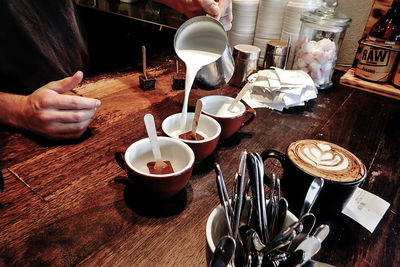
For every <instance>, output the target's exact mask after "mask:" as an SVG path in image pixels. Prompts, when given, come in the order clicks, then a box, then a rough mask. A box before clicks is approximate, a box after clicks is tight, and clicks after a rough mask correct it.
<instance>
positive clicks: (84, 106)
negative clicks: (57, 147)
mask: <svg viewBox="0 0 400 267" xmlns="http://www.w3.org/2000/svg"><path fill="white" fill-rule="evenodd" d="M82 78H83V73H82V72H81V71H78V72H77V73H75V74H74V75H73V76H70V77H67V78H65V79H62V80H59V81H53V82H50V83H48V84H46V85H44V86H43V87H41V88H39V89H37V90H36V91H35V92H33V93H32V94H31V95H29V96H26V97H23V98H22V101H21V102H20V103H21V105H22V106H21V107H20V110H21V111H22V112H21V114H20V117H19V120H18V121H19V123H18V126H19V127H20V128H25V129H27V130H29V131H32V132H35V133H37V134H40V135H42V136H45V137H47V138H50V139H69V138H78V137H80V136H81V135H82V134H83V133H84V132H85V131H86V129H87V127H88V125H89V123H90V121H91V119H92V117H93V115H94V113H95V111H96V108H97V107H99V106H100V104H101V102H100V100H97V99H93V98H85V97H80V96H72V95H63V93H65V92H67V91H70V90H71V89H73V88H74V87H76V86H77V85H78V84H79V83H80V82H81V81H82Z"/></svg>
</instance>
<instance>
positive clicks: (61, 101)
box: [42, 94, 101, 110]
mask: <svg viewBox="0 0 400 267" xmlns="http://www.w3.org/2000/svg"><path fill="white" fill-rule="evenodd" d="M42 105H43V107H45V108H53V109H63V110H79V109H94V108H97V107H99V106H100V105H101V102H100V100H98V99H94V98H87V97H81V96H75V95H57V94H54V95H52V96H51V97H47V98H46V100H43V101H42Z"/></svg>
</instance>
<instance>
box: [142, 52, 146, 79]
mask: <svg viewBox="0 0 400 267" xmlns="http://www.w3.org/2000/svg"><path fill="white" fill-rule="evenodd" d="M146 61H147V60H146V47H145V46H144V45H143V46H142V64H143V75H144V78H145V79H146V81H147V66H146Z"/></svg>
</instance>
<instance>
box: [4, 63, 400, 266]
mask: <svg viewBox="0 0 400 267" xmlns="http://www.w3.org/2000/svg"><path fill="white" fill-rule="evenodd" d="M174 68H175V62H174V60H171V61H166V62H165V64H164V65H163V66H160V67H159V68H153V69H150V70H149V71H151V72H152V74H154V75H155V76H156V77H157V82H156V89H155V90H154V91H148V92H143V91H141V90H140V89H139V86H138V85H139V75H140V73H137V72H132V71H127V72H119V73H111V74H109V75H104V76H100V77H95V78H92V79H91V80H86V81H85V82H84V84H82V86H81V87H79V88H77V89H76V90H75V93H76V94H80V95H83V96H88V97H96V98H99V99H101V101H102V106H101V107H100V108H99V109H98V111H97V113H96V115H95V117H94V119H93V121H92V123H91V125H90V130H89V131H88V132H87V133H86V134H85V135H84V136H83V137H82V138H80V139H79V140H74V141H63V142H60V141H57V142H53V141H48V140H45V139H43V138H40V137H37V136H34V135H32V134H29V133H26V132H21V131H18V130H15V129H10V128H6V127H2V128H0V167H1V171H2V174H3V177H4V181H5V190H4V192H3V193H2V194H1V195H0V229H1V231H0V266H12V265H16V266H71V265H81V266H206V265H207V261H206V238H205V225H206V221H207V217H208V215H209V214H210V212H211V211H212V209H213V208H214V207H215V206H216V205H217V204H219V200H218V195H217V188H216V184H215V174H214V171H213V165H214V162H215V161H218V162H219V163H220V165H221V168H222V171H223V173H224V177H225V179H226V183H227V187H228V188H229V189H230V188H232V181H233V176H234V173H235V171H236V168H237V165H238V162H239V155H240V152H241V151H243V150H247V151H251V152H262V151H263V150H264V149H267V148H272V149H277V150H280V151H284V150H285V148H286V147H287V146H288V145H289V143H291V142H292V141H294V140H298V139H305V138H313V139H321V140H326V141H329V142H333V143H336V144H338V145H340V146H342V147H344V148H346V149H348V150H350V151H351V152H353V153H354V154H356V155H357V156H358V157H359V158H360V159H361V160H362V161H363V162H364V163H365V165H366V166H367V169H368V178H367V179H366V181H365V182H364V183H363V184H362V185H361V187H362V188H363V189H366V190H368V191H370V192H372V193H374V194H377V195H378V196H380V197H382V198H383V199H385V200H386V201H388V202H389V203H391V206H390V208H389V210H388V212H387V213H386V214H385V216H384V217H383V220H382V221H381V222H380V223H379V225H378V227H377V228H376V230H375V231H374V233H372V234H371V233H369V232H368V231H367V230H366V229H364V228H363V227H362V226H360V225H358V224H357V223H356V222H354V221H352V220H350V219H348V218H347V217H345V216H342V217H338V218H337V219H336V220H335V221H334V222H333V227H332V232H331V234H330V235H329V236H328V238H327V240H326V241H325V242H324V243H323V246H322V249H321V251H320V252H319V253H318V254H317V255H316V257H315V258H316V259H318V260H320V261H323V262H326V263H329V264H332V265H336V266H399V265H400V245H399V242H398V233H399V231H400V218H399V217H400V216H399V183H400V179H399V176H400V175H399V174H400V171H399V166H400V157H399V156H398V152H399V151H400V139H399V136H400V130H399V127H398V125H399V124H400V116H399V114H400V105H399V104H400V103H399V101H397V100H394V99H391V98H387V97H382V96H378V95H375V94H370V93H368V92H364V91H359V90H354V89H352V88H349V87H345V86H342V85H339V84H337V83H335V85H334V87H333V88H331V89H328V90H326V91H320V92H319V95H318V98H317V99H316V100H313V101H309V102H308V103H307V104H306V105H305V106H304V107H296V108H292V109H290V110H285V111H284V112H277V111H272V110H267V109H257V117H256V119H255V121H254V122H253V123H252V124H250V125H248V126H246V127H245V128H243V129H242V130H241V131H240V132H239V133H237V134H235V135H234V136H233V137H232V138H230V139H229V140H226V141H224V142H220V144H219V145H218V147H217V150H216V152H215V154H214V155H213V156H210V157H209V158H207V159H206V160H204V161H203V162H200V163H198V164H196V166H195V167H194V171H193V175H192V177H191V179H190V181H189V183H188V185H187V186H186V187H185V189H184V190H182V191H181V192H180V193H178V195H176V196H175V197H173V198H171V199H169V200H167V201H157V200H154V199H151V198H149V197H148V196H146V195H143V194H142V193H140V192H138V190H136V189H135V188H132V186H131V185H130V184H129V182H128V180H127V177H126V173H125V172H124V171H123V170H122V169H121V168H120V167H119V166H118V164H117V163H116V161H115V160H114V149H115V148H116V147H117V146H128V145H129V144H131V143H132V142H134V141H136V140H139V139H141V138H143V137H145V135H146V132H145V127H144V123H143V116H144V115H145V114H146V113H152V114H153V116H154V118H155V122H156V126H157V127H158V129H161V127H160V125H161V122H162V120H163V119H164V118H166V117H167V116H169V115H171V114H173V113H176V112H180V111H181V108H182V103H183V91H176V90H171V85H172V75H173V73H172V72H173V70H174ZM342 74H343V73H340V74H338V75H336V77H335V80H336V81H337V80H338V78H339V75H342ZM238 91H239V90H238V89H237V88H234V87H231V86H229V85H226V86H224V87H223V88H221V89H219V90H215V91H204V90H201V89H195V90H192V93H191V95H190V102H189V105H190V108H191V109H193V108H194V105H195V103H196V101H197V99H199V98H200V97H202V96H205V95H211V94H223V95H229V96H233V97H234V96H236V94H237V93H238ZM266 166H267V174H268V173H271V172H276V173H277V174H278V175H279V173H280V167H279V165H278V164H277V163H276V162H267V165H266ZM7 168H11V169H12V170H13V171H15V172H16V173H17V174H18V175H19V176H20V177H21V178H22V179H24V180H25V181H26V182H27V183H28V184H29V185H30V186H31V187H32V188H33V189H34V190H35V191H36V192H37V193H38V194H40V195H41V196H42V197H43V198H44V199H45V200H46V201H47V202H43V201H41V200H40V198H38V197H37V196H36V195H35V194H33V193H32V192H31V191H30V190H29V189H28V188H26V187H25V186H24V185H23V184H22V183H21V182H20V181H18V180H17V179H16V178H15V177H14V176H13V175H12V174H11V173H10V172H9V171H8V170H7Z"/></svg>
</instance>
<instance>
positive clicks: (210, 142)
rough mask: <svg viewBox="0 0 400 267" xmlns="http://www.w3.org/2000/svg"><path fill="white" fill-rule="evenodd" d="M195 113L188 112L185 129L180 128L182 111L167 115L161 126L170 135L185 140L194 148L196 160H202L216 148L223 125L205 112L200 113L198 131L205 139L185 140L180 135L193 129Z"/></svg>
mask: <svg viewBox="0 0 400 267" xmlns="http://www.w3.org/2000/svg"><path fill="white" fill-rule="evenodd" d="M193 117H194V113H193V112H189V113H187V119H186V125H185V130H184V131H182V130H181V128H180V123H181V113H176V114H173V115H171V116H169V117H167V118H166V119H165V120H164V121H163V123H162V125H161V127H162V130H163V132H164V133H165V134H166V135H168V136H169V137H172V138H176V139H179V140H181V141H183V142H185V143H186V144H187V145H189V146H190V148H191V149H193V152H194V155H195V160H196V161H200V160H203V159H205V158H207V157H208V156H209V155H211V153H212V152H213V151H214V150H215V148H216V147H217V144H218V140H219V136H220V134H221V126H220V125H219V123H218V122H217V121H216V120H215V119H213V118H211V117H209V116H206V115H204V114H200V117H199V123H198V126H197V133H198V134H200V135H202V136H203V137H204V139H203V140H185V139H180V138H179V135H180V134H183V133H186V132H188V131H191V129H192V123H193Z"/></svg>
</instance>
